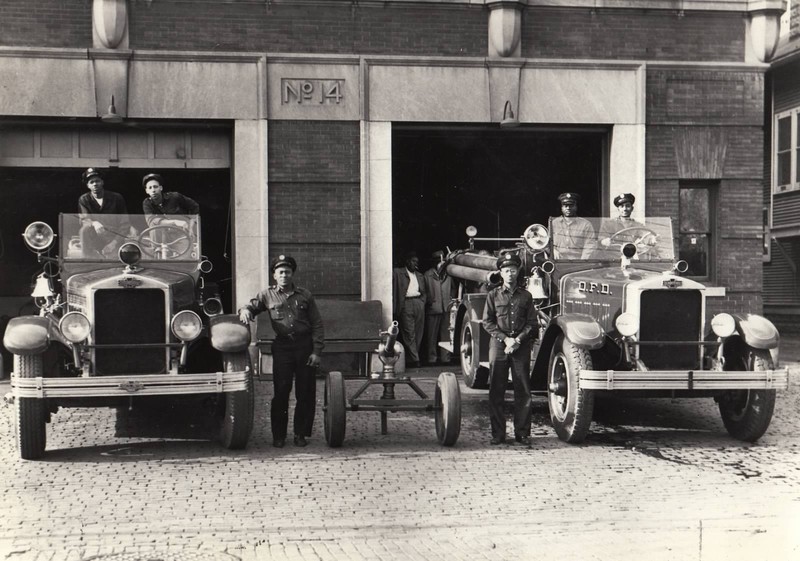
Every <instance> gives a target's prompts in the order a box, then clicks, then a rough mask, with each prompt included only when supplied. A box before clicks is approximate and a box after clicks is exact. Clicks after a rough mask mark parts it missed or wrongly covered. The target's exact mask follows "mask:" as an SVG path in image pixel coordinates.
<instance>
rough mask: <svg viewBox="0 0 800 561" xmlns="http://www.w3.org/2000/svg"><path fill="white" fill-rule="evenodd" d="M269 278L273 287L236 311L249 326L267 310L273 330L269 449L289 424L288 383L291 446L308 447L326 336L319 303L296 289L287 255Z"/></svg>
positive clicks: (280, 444)
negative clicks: (292, 401)
mask: <svg viewBox="0 0 800 561" xmlns="http://www.w3.org/2000/svg"><path fill="white" fill-rule="evenodd" d="M271 270H272V278H273V279H275V286H270V287H269V288H267V289H266V290H264V291H262V292H259V293H258V295H257V296H256V297H255V298H253V299H252V300H250V303H249V304H247V305H246V306H243V307H242V308H240V309H239V319H240V320H241V322H242V323H244V324H247V323H248V322H250V321H253V318H255V316H257V315H258V314H260V313H261V312H265V311H267V310H269V319H270V321H271V322H272V329H273V330H274V331H275V342H274V343H273V344H272V358H273V373H272V384H273V388H274V390H275V393H274V397H273V398H272V405H271V408H270V420H271V422H272V445H273V446H275V447H276V448H283V447H284V445H285V444H286V433H287V430H288V425H289V396H290V395H291V393H292V382H294V383H295V384H297V385H296V388H295V391H294V395H295V397H296V398H297V405H295V408H294V445H295V446H306V445H307V444H308V441H306V438H308V437H309V436H311V428H312V427H313V426H314V411H315V409H316V406H317V387H316V383H317V379H316V375H317V368H319V363H320V355H321V354H322V348H323V347H324V346H325V332H324V330H323V327H322V317H321V316H320V314H319V310H318V309H317V303H316V301H315V300H314V297H313V296H312V295H311V293H310V292H309V291H308V290H306V289H305V288H301V287H299V286H296V285H295V284H294V281H293V280H292V277H293V276H294V273H295V271H296V270H297V262H296V261H295V260H294V258H292V257H290V256H288V255H279V256H278V257H277V258H275V259H273V260H272V267H271Z"/></svg>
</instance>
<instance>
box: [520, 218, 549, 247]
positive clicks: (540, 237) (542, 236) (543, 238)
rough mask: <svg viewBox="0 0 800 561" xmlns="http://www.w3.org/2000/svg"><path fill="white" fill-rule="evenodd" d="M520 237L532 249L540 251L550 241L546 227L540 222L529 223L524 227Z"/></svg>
mask: <svg viewBox="0 0 800 561" xmlns="http://www.w3.org/2000/svg"><path fill="white" fill-rule="evenodd" d="M522 237H523V238H524V239H525V243H526V244H527V246H528V247H529V248H531V249H532V250H533V251H542V250H543V249H544V248H546V247H547V244H548V243H550V234H549V233H548V231H547V228H545V227H544V226H542V225H541V224H531V225H530V226H528V227H527V228H525V232H524V233H523V234H522Z"/></svg>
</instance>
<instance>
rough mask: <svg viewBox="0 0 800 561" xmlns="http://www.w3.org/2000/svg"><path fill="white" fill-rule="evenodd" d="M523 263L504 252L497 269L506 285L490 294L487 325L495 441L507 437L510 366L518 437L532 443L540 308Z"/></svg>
mask: <svg viewBox="0 0 800 561" xmlns="http://www.w3.org/2000/svg"><path fill="white" fill-rule="evenodd" d="M521 266H522V262H521V260H520V258H519V256H518V255H517V254H516V253H503V254H502V255H500V257H499V258H498V259H497V268H498V269H499V270H500V276H501V277H502V278H503V285H502V286H498V287H497V288H495V289H493V290H491V291H490V292H489V294H487V295H486V306H485V307H484V310H483V328H484V329H485V330H486V332H487V333H488V334H489V336H490V343H489V372H490V374H489V376H490V378H489V420H490V421H491V425H492V440H491V444H500V443H502V442H504V441H505V439H506V419H505V414H504V413H503V402H504V399H505V394H506V381H507V379H508V369H509V368H511V379H512V381H513V383H514V438H515V439H516V441H517V442H519V443H521V444H524V445H529V444H530V433H531V390H530V359H531V343H532V340H533V337H535V336H536V331H535V328H536V309H535V308H534V305H533V297H532V296H531V294H530V293H529V292H528V291H527V290H524V289H523V288H522V287H521V286H520V285H519V282H518V277H519V271H520V267H521Z"/></svg>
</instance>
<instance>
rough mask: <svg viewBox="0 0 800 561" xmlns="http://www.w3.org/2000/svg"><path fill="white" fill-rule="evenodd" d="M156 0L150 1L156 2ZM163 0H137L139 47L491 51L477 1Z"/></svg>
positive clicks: (133, 16) (133, 19) (134, 29)
mask: <svg viewBox="0 0 800 561" xmlns="http://www.w3.org/2000/svg"><path fill="white" fill-rule="evenodd" d="M148 4H149V5H148ZM267 4H268V3H255V2H254V3H241V4H238V3H237V4H231V3H224V4H223V3H221V2H192V3H191V4H189V3H188V2H182V1H174V0H173V1H170V0H158V1H157V2H152V3H146V2H135V3H132V4H131V5H130V45H131V48H134V49H165V48H169V49H173V50H212V51H214V50H217V51H264V52H292V53H320V54H330V53H365V54H391V55H439V56H485V55H486V52H487V28H486V25H487V17H488V16H487V12H486V9H485V8H483V7H475V6H466V5H461V6H435V5H424V4H422V5H420V4H417V5H413V6H402V5H401V6H398V5H392V4H386V5H377V6H359V5H357V4H356V3H353V4H352V5H343V4H338V3H337V4H335V5H331V6H322V5H316V6H290V5H267Z"/></svg>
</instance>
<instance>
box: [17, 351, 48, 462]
mask: <svg viewBox="0 0 800 561" xmlns="http://www.w3.org/2000/svg"><path fill="white" fill-rule="evenodd" d="M42 371H43V361H42V356H41V355H14V372H15V373H16V376H17V377H18V378H39V377H41V376H42ZM15 403H16V405H15V410H16V417H17V427H16V428H17V431H16V432H17V448H18V449H19V456H20V458H22V459H23V460H38V459H40V458H41V457H42V456H44V449H45V444H46V442H47V426H46V423H47V402H46V401H45V400H44V399H40V398H36V397H18V398H17V399H16V400H15Z"/></svg>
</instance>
